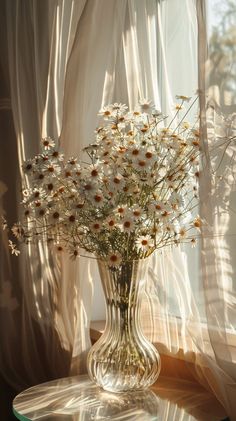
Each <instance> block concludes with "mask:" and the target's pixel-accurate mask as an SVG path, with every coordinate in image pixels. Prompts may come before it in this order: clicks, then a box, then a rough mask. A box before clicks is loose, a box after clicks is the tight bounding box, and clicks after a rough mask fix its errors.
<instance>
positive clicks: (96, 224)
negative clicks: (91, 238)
mask: <svg viewBox="0 0 236 421" xmlns="http://www.w3.org/2000/svg"><path fill="white" fill-rule="evenodd" d="M90 229H91V231H92V232H94V233H96V232H100V231H101V229H102V224H101V223H100V222H98V221H95V222H93V223H92V224H90Z"/></svg>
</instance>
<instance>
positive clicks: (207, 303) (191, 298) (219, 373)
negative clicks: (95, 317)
mask: <svg viewBox="0 0 236 421" xmlns="http://www.w3.org/2000/svg"><path fill="white" fill-rule="evenodd" d="M203 11H204V2H203V1H201V0H119V1H117V0H84V1H83V0H74V1H73V0H64V1H63V0H61V1H60V0H57V1H56V0H51V1H50V2H47V1H40V2H37V1H34V0H27V1H24V2H21V1H17V0H10V1H9V0H7V1H5V16H4V14H2V15H1V19H2V20H3V22H2V25H3V27H4V25H6V23H5V21H6V22H7V54H8V63H9V75H10V82H9V85H10V90H11V106H12V111H13V116H14V126H15V132H16V139H15V137H14V135H13V133H12V131H11V133H10V134H9V142H8V145H5V148H6V149H5V151H6V153H7V154H8V156H11V157H13V158H12V159H14V162H15V163H18V164H17V165H18V169H17V165H16V164H15V165H13V164H12V163H11V165H12V169H14V174H16V180H18V181H17V186H16V187H15V186H12V174H13V172H12V173H11V174H9V172H7V171H4V174H3V175H1V179H2V180H3V182H4V185H2V197H3V198H2V209H3V210H2V212H7V214H8V215H11V217H10V219H12V221H14V220H16V219H17V215H16V214H17V213H18V210H17V212H16V210H15V209H14V208H15V203H16V199H18V200H19V195H18V194H17V191H18V188H19V189H20V186H21V177H22V174H21V172H20V165H21V163H22V160H23V159H24V158H29V157H30V156H31V155H32V154H35V153H37V152H38V150H39V144H40V138H41V137H42V136H45V135H50V136H51V137H54V138H55V140H57V139H58V143H59V146H61V147H62V149H63V150H64V151H65V154H66V155H68V156H71V155H78V154H80V153H81V149H82V148H83V147H84V146H85V145H87V144H88V143H90V142H91V141H93V132H94V129H95V127H96V125H97V111H98V110H99V108H100V107H101V106H102V105H104V104H107V103H110V102H124V103H127V104H128V105H129V106H130V107H131V108H132V107H133V106H134V105H135V104H136V103H137V101H138V100H139V99H143V98H149V99H151V100H153V101H154V102H155V104H156V106H157V107H158V108H161V109H162V110H163V112H165V113H167V114H169V115H172V114H173V112H174V111H173V105H174V102H175V95H176V94H184V95H189V96H192V95H193V94H194V92H195V91H196V89H197V87H198V71H197V69H198V58H199V59H201V61H200V62H199V64H200V66H199V69H200V70H199V80H200V82H201V83H200V88H202V89H203V91H204V89H205V86H203V85H202V83H203V82H202V81H203V80H205V73H206V72H208V69H209V66H210V61H207V62H206V60H207V57H206V56H205V55H204V54H205V46H206V43H207V38H206V36H204V30H205V27H206V19H205V15H204V13H203ZM5 18H6V19H5ZM197 41H198V42H197ZM206 63H207V66H208V67H207V66H206V65H205V64H206ZM213 67H214V66H213ZM214 89H215V88H214ZM214 89H213V90H212V91H214V92H215V90H214ZM211 104H212V103H211ZM214 104H215V103H214ZM204 110H205V102H204V98H202V97H201V118H202V119H201V121H202V122H203V123H204V118H203V117H204ZM211 110H212V107H211ZM203 129H204V130H206V128H205V126H204V125H203ZM204 139H206V136H205V138H204ZM206 147H208V145H206ZM4 165H5V167H4V168H5V169H6V163H4ZM203 177H204V178H203V179H202V180H203V182H202V183H201V186H202V189H201V198H203V200H204V202H203V203H208V202H207V201H205V200H209V195H208V196H207V193H208V190H206V186H209V185H211V180H210V179H209V174H208V172H207V168H206V170H205V172H204V175H203ZM205 180H206V181H207V183H205ZM209 183H210V184H209ZM5 186H7V187H5ZM6 188H8V193H4V191H5V190H6ZM229 200H233V197H232V196H230V199H229ZM214 206H215V205H214ZM214 206H213V205H212V203H211V204H209V206H206V207H205V208H201V209H200V211H201V213H203V215H204V217H205V219H206V220H207V221H209V218H210V215H211V211H213V214H214V212H215V210H216V209H215V208H214ZM204 212H205V213H204ZM214 218H215V219H214V225H217V227H218V223H220V224H221V225H223V220H220V221H219V220H218V219H217V216H215V217H214ZM210 222H212V221H211V220H210ZM227 224H229V223H228V222H227ZM225 226H227V227H229V225H226V224H225V220H224V227H225ZM231 228H232V227H231V225H230V231H231ZM222 233H223V232H222V231H221V234H222ZM203 234H204V235H205V233H203ZM223 234H224V238H226V237H225V232H224V233H223ZM226 234H227V233H226ZM6 236H7V234H6V232H5V231H4V232H2V238H3V240H2V250H3V253H2V257H1V259H2V261H3V264H2V269H1V291H2V294H3V296H4V298H3V299H2V300H0V309H1V338H2V340H1V353H0V369H1V372H2V373H3V374H4V375H5V377H6V378H7V379H8V381H10V382H11V383H12V384H13V385H14V386H16V387H18V388H22V387H25V386H28V385H29V384H32V383H38V382H40V381H43V380H45V379H50V378H53V377H60V376H64V375H68V374H70V373H77V372H81V371H83V370H84V362H85V356H86V352H87V350H88V348H89V346H90V342H89V323H90V317H91V297H92V293H93V280H96V279H97V278H98V274H97V268H96V265H95V264H94V262H93V261H91V262H90V260H85V259H84V260H82V259H81V260H80V261H78V262H77V263H73V264H72V263H71V262H70V261H69V260H68V259H67V258H66V257H63V258H60V259H59V258H56V259H55V257H53V256H51V255H49V254H48V252H47V250H46V249H45V248H43V247H42V245H41V244H39V246H38V247H37V248H35V249H31V250H28V251H23V250H22V255H21V257H20V259H18V260H17V263H15V262H16V261H15V260H14V261H13V260H12V259H10V257H9V255H8V252H7V248H6V247H4V244H5V242H6V240H7V238H6ZM209 238H210V237H209V236H208V235H207V233H206V235H205V237H204V238H203V242H202V244H200V247H199V252H200V255H201V256H202V259H203V260H202V266H203V267H204V270H203V274H202V277H200V276H198V255H199V253H198V251H192V250H177V249H176V250H174V251H172V252H163V253H161V254H158V255H155V256H153V264H152V269H151V270H150V279H149V285H148V287H147V291H146V304H145V308H144V309H143V311H144V312H146V318H145V328H146V329H147V330H148V331H149V335H150V337H151V338H152V340H153V341H154V342H156V343H158V346H159V349H160V351H161V352H162V353H163V354H165V355H168V356H171V357H175V360H176V367H177V365H178V364H177V362H178V361H180V360H182V361H186V362H187V363H186V364H188V363H191V365H189V367H190V369H191V370H193V364H195V370H193V375H194V376H195V377H197V378H198V379H199V380H200V381H201V382H203V383H204V384H205V385H206V384H208V386H210V387H211V389H212V390H213V391H214V393H215V394H216V396H217V397H218V399H219V400H220V401H221V402H222V403H223V405H224V406H225V407H226V408H227V411H228V413H229V414H231V416H233V411H234V408H233V405H234V403H233V398H232V396H233V391H234V385H235V383H234V382H235V377H234V376H235V375H233V370H234V369H235V366H234V365H233V355H232V352H233V348H229V336H228V332H229V334H230V335H231V334H232V331H233V325H234V326H235V324H234V323H235V322H234V321H235V319H234V314H235V313H234V311H235V310H234V308H233V303H234V300H235V290H234V289H233V286H232V285H233V282H232V279H233V278H232V276H231V275H233V273H232V274H231V273H230V271H227V288H226V285H225V272H224V271H222V270H221V269H220V270H219V268H221V263H222V259H223V258H226V257H223V254H221V250H222V248H223V247H224V250H225V248H226V245H227V246H228V245H229V243H230V242H229V240H226V243H217V248H216V240H215V242H214V244H212V243H211V244H210V245H209V241H210V240H209ZM228 238H229V237H228ZM211 241H213V240H211ZM230 244H231V247H233V242H232V241H231V243H230ZM232 250H233V249H231V252H230V253H228V254H227V258H226V259H227V268H229V265H231V261H232V258H233V257H232V256H233V254H232ZM210 252H211V253H215V254H211V257H210V260H208V257H207V256H210V254H209V253H210ZM215 256H217V259H216V257H215ZM218 256H220V258H219V257H218ZM213 257H214V258H213ZM204 259H205V260H204ZM216 261H217V265H218V266H217V271H216V270H215V266H214V265H215V262H216ZM213 263H214V265H213ZM224 263H225V261H224ZM16 265H17V267H16ZM224 267H226V266H224ZM230 267H231V266H230ZM189 268H190V269H189ZM209 270H210V272H209ZM224 270H228V269H224ZM194 272H196V274H197V275H196V274H195V275H194ZM216 272H217V273H216ZM214 275H217V276H214ZM209 282H210V283H211V284H210V285H209ZM225 288H226V289H225ZM4 294H5V295H4ZM200 300H201V308H200V305H199V302H200ZM9 303H11V304H9ZM225 311H226V312H225ZM221 313H222V314H221ZM220 315H221V317H220ZM226 320H227V324H226V323H225V321H226ZM6 326H7V327H8V328H7V329H6ZM212 326H213V327H214V329H212ZM219 326H220V327H221V329H220V330H219V329H218V328H219ZM216 327H217V329H218V330H217V329H216ZM234 333H235V331H234ZM230 337H231V336H230ZM234 337H235V336H233V338H234ZM232 340H233V339H232ZM16 349H17V352H16V351H15V350H16ZM176 371H177V372H178V374H179V370H178V368H176ZM180 374H181V373H180ZM227 385H228V386H227ZM232 419H233V418H232Z"/></svg>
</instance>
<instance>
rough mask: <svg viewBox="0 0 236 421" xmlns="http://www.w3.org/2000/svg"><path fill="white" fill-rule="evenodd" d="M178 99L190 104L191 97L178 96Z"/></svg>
mask: <svg viewBox="0 0 236 421" xmlns="http://www.w3.org/2000/svg"><path fill="white" fill-rule="evenodd" d="M175 98H176V99H180V100H181V101H186V102H189V101H190V99H191V96H185V95H176V96H175Z"/></svg>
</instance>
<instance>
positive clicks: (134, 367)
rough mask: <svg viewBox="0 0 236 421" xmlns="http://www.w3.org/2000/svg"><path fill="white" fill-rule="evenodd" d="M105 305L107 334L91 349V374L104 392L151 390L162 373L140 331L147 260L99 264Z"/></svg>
mask: <svg viewBox="0 0 236 421" xmlns="http://www.w3.org/2000/svg"><path fill="white" fill-rule="evenodd" d="M98 266H99V272H100V276H101V281H102V286H103V290H104V294H105V301H106V326H105V330H104V333H103V334H102V336H101V337H100V338H99V340H98V341H97V342H96V343H95V344H94V345H93V346H92V348H91V349H90V351H89V354H88V359H87V368H88V374H89V376H90V378H91V379H92V380H94V381H95V382H96V383H97V384H98V385H99V386H101V387H102V388H103V389H104V390H108V391H111V392H124V391H131V390H142V389H146V388H147V387H149V386H151V385H152V384H153V383H154V382H155V381H156V379H157V377H158V375H159V372H160V356H159V353H158V351H157V350H156V348H155V347H154V346H153V345H152V343H150V342H149V341H148V340H147V339H146V338H145V337H144V335H143V334H142V332H141V328H140V300H139V298H140V296H141V295H140V294H141V292H142V289H143V287H144V284H145V279H146V275H147V270H148V260H147V259H142V260H137V261H129V262H122V263H121V264H120V265H119V266H116V267H111V266H108V264H107V263H106V262H105V261H102V260H99V261H98Z"/></svg>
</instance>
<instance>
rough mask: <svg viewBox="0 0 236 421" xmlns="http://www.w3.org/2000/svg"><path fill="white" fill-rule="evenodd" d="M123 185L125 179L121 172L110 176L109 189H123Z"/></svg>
mask: <svg viewBox="0 0 236 421" xmlns="http://www.w3.org/2000/svg"><path fill="white" fill-rule="evenodd" d="M124 185H125V179H124V177H123V176H122V175H121V174H119V173H118V174H116V175H113V176H112V177H111V178H110V188H111V190H113V189H115V190H121V189H123V187H124Z"/></svg>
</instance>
